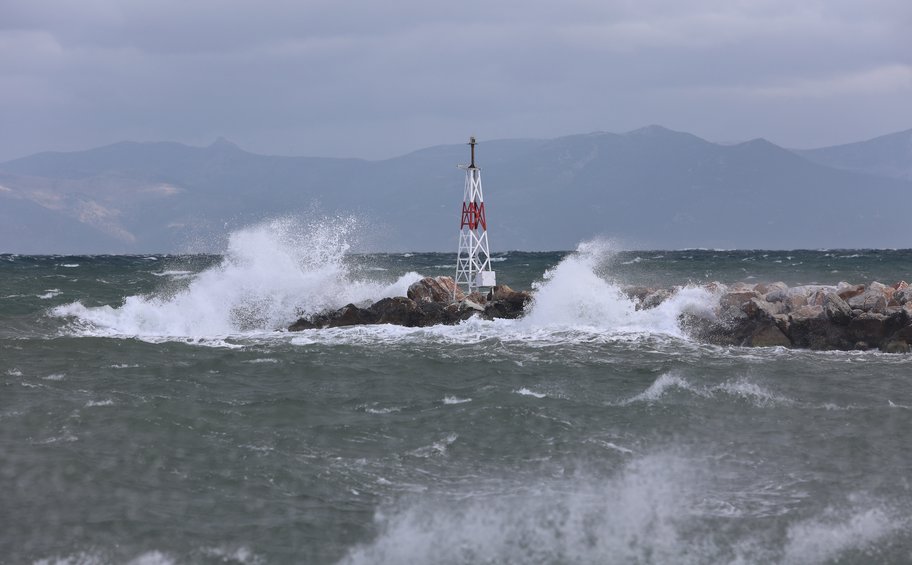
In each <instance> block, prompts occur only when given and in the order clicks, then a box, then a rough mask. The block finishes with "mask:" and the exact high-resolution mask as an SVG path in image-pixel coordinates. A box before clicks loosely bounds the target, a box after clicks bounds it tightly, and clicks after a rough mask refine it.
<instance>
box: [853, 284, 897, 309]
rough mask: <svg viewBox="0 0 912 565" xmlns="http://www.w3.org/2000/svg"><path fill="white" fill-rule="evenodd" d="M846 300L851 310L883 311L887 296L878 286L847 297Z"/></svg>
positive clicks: (885, 306) (885, 307)
mask: <svg viewBox="0 0 912 565" xmlns="http://www.w3.org/2000/svg"><path fill="white" fill-rule="evenodd" d="M846 302H847V303H848V305H849V307H850V308H852V309H853V310H861V311H863V312H877V313H883V312H884V311H885V310H886V309H887V297H886V296H885V295H884V291H883V289H880V288H869V289H868V290H866V291H864V292H862V293H861V294H858V295H855V296H853V297H852V298H849V299H848V300H847V301H846Z"/></svg>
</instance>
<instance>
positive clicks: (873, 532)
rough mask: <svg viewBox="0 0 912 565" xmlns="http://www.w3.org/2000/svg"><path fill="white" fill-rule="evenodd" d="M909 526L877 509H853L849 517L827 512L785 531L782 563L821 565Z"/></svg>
mask: <svg viewBox="0 0 912 565" xmlns="http://www.w3.org/2000/svg"><path fill="white" fill-rule="evenodd" d="M907 526H908V523H907V520H901V519H897V518H896V517H894V516H891V515H889V514H888V512H887V511H886V510H885V509H883V508H880V507H877V506H875V507H869V508H862V509H853V510H851V511H850V512H849V513H848V515H847V516H846V515H840V514H839V513H838V512H835V511H832V510H830V511H829V512H827V513H825V515H824V516H821V517H815V518H812V519H810V520H805V521H802V522H799V523H797V524H793V525H792V526H790V527H789V529H788V540H787V542H786V544H785V547H784V550H783V554H784V555H783V559H782V562H783V563H796V564H797V563H824V562H828V561H831V560H834V559H835V558H837V557H839V556H840V555H841V554H842V553H843V552H845V551H846V550H848V549H856V548H859V549H862V548H865V547H867V546H870V545H871V544H873V543H875V542H877V541H878V540H880V539H882V538H884V537H886V536H889V535H890V534H892V533H894V532H896V531H898V530H900V529H901V528H905V527H907Z"/></svg>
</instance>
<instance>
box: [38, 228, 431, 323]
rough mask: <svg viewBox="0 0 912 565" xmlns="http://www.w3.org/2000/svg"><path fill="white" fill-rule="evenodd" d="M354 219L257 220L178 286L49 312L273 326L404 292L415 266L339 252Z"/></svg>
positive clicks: (89, 318) (85, 318) (111, 319)
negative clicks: (362, 269) (351, 262)
mask: <svg viewBox="0 0 912 565" xmlns="http://www.w3.org/2000/svg"><path fill="white" fill-rule="evenodd" d="M356 225H357V223H356V222H355V220H353V219H350V218H348V219H341V220H340V219H333V220H325V221H322V222H314V223H311V224H308V225H300V224H299V223H297V222H295V221H293V220H290V219H278V220H272V221H269V222H266V223H263V224H258V225H255V226H253V227H250V228H246V229H243V230H240V231H238V232H235V233H233V234H231V236H230V238H229V242H228V249H227V251H226V253H225V256H224V258H223V259H222V261H221V262H220V263H219V264H218V265H216V266H214V267H211V268H209V269H207V270H204V271H203V272H201V273H199V274H198V275H197V276H195V277H194V278H193V279H192V280H191V281H190V282H189V284H187V285H186V287H184V288H182V289H180V290H177V291H174V292H167V291H165V292H159V293H155V294H152V295H150V296H129V297H127V298H125V299H124V302H123V304H122V305H121V306H119V307H112V306H100V307H87V306H85V305H83V304H82V303H81V302H74V303H71V304H67V305H63V306H59V307H57V308H54V309H53V310H51V314H52V315H54V316H59V317H73V318H75V319H76V320H78V322H79V330H80V331H82V332H85V333H90V334H93V335H99V334H100V335H124V336H140V337H157V336H159V337H166V336H173V337H189V338H193V337H208V336H220V335H221V336H224V335H232V334H237V333H241V332H254V331H273V330H276V329H280V328H283V327H286V326H287V325H288V324H290V323H291V322H293V321H294V320H295V319H296V317H297V316H299V315H302V314H313V313H317V312H321V311H324V310H328V309H334V308H340V307H342V306H344V305H345V304H347V303H350V302H353V303H359V302H366V301H371V300H377V299H379V298H382V297H386V296H396V295H404V294H405V292H406V290H407V288H408V285H409V284H411V283H412V282H414V281H415V280H418V278H420V277H419V275H418V274H416V273H408V274H406V275H404V276H402V277H401V278H399V279H398V280H396V281H388V282H382V281H372V280H364V279H360V278H355V277H354V276H353V275H352V273H351V271H350V269H349V267H348V266H347V265H346V264H345V262H344V260H343V259H344V258H345V254H346V252H347V251H348V250H349V243H348V241H349V240H350V238H351V237H352V232H353V231H354V229H355V228H356Z"/></svg>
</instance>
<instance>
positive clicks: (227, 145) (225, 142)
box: [209, 136, 240, 149]
mask: <svg viewBox="0 0 912 565" xmlns="http://www.w3.org/2000/svg"><path fill="white" fill-rule="evenodd" d="M209 147H210V148H211V149H240V147H238V146H237V144H236V143H234V142H233V141H230V140H229V139H228V138H226V137H222V136H219V137H218V139H216V140H215V141H213V142H212V145H210V146H209Z"/></svg>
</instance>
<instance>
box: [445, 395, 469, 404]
mask: <svg viewBox="0 0 912 565" xmlns="http://www.w3.org/2000/svg"><path fill="white" fill-rule="evenodd" d="M466 402H472V399H471V398H459V397H458V396H444V397H443V403H444V404H465V403H466Z"/></svg>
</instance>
